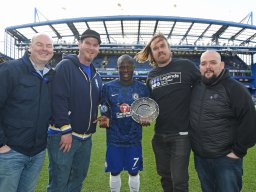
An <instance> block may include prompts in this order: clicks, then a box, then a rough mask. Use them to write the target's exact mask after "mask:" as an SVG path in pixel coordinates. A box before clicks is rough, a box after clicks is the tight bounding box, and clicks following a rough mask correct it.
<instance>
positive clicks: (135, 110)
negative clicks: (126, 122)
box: [130, 97, 159, 123]
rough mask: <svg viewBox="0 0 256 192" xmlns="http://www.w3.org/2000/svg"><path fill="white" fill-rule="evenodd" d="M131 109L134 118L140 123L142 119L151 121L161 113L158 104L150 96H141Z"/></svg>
mask: <svg viewBox="0 0 256 192" xmlns="http://www.w3.org/2000/svg"><path fill="white" fill-rule="evenodd" d="M130 109H131V116H132V118H133V120H134V121H136V122H138V123H140V122H141V121H142V120H143V121H147V122H149V123H151V122H152V121H154V120H155V119H156V118H157V116H158V114H159V108H158V104H157V103H156V102H155V101H154V100H153V99H151V98H148V97H141V98H139V99H137V100H135V101H134V102H133V103H132V104H131V108H130Z"/></svg>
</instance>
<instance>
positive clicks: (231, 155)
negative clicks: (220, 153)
mask: <svg viewBox="0 0 256 192" xmlns="http://www.w3.org/2000/svg"><path fill="white" fill-rule="evenodd" d="M227 157H229V158H231V159H239V157H238V156H236V154H235V153H233V152H231V153H229V154H227Z"/></svg>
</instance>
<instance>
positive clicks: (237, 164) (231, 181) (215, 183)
mask: <svg viewBox="0 0 256 192" xmlns="http://www.w3.org/2000/svg"><path fill="white" fill-rule="evenodd" d="M194 158H195V168H196V171H197V174H198V177H199V180H200V183H201V188H202V191H203V192H229V191H232V192H239V191H241V189H242V175H243V169H242V164H243V159H240V158H239V159H231V158H229V157H226V156H224V157H219V158H216V159H207V158H202V157H199V156H197V155H195V157H194Z"/></svg>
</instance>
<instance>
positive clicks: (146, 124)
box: [140, 117, 150, 126]
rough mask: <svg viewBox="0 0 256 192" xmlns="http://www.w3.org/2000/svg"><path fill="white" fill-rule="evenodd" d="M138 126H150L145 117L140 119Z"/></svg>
mask: <svg viewBox="0 0 256 192" xmlns="http://www.w3.org/2000/svg"><path fill="white" fill-rule="evenodd" d="M140 124H141V125H142V126H150V122H149V120H148V118H147V117H140Z"/></svg>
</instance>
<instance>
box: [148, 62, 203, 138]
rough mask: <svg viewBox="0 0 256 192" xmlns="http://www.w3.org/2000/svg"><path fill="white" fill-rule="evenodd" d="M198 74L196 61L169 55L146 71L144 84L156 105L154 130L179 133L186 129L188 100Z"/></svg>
mask: <svg viewBox="0 0 256 192" xmlns="http://www.w3.org/2000/svg"><path fill="white" fill-rule="evenodd" d="M200 77H201V75H200V72H199V70H198V68H197V67H196V65H195V64H194V63H193V62H191V61H190V60H187V59H172V61H171V62H170V63H169V64H168V65H167V66H165V67H156V68H154V69H152V70H151V71H150V72H149V75H148V79H147V86H148V87H149V89H150V91H151V94H150V95H151V96H150V97H151V98H152V99H154V100H155V101H156V102H157V103H158V105H159V116H158V118H157V120H156V125H155V133H156V134H182V132H187V131H188V126H189V104H190V96H191V90H192V87H193V85H194V84H195V82H196V81H197V80H199V79H200Z"/></svg>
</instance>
